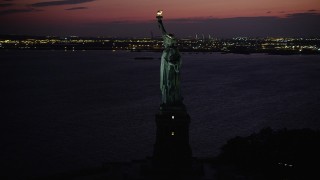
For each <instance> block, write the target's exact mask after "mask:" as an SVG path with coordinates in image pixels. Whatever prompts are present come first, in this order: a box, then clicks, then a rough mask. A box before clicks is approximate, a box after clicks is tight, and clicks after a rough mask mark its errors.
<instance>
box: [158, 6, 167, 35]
mask: <svg viewBox="0 0 320 180" xmlns="http://www.w3.org/2000/svg"><path fill="white" fill-rule="evenodd" d="M162 18H163V16H162V11H161V10H159V11H158V12H157V19H158V26H159V28H160V29H161V32H162V35H166V34H167V31H166V29H165V28H164V26H163V23H162Z"/></svg>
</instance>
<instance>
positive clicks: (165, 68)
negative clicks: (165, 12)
mask: <svg viewBox="0 0 320 180" xmlns="http://www.w3.org/2000/svg"><path fill="white" fill-rule="evenodd" d="M157 19H158V25H159V28H160V29H161V31H162V38H163V45H164V47H165V49H164V50H163V52H162V56H161V66H160V90H161V93H162V105H164V106H179V105H182V99H183V98H182V96H181V87H180V67H181V55H180V53H179V50H178V47H177V40H176V39H175V37H174V36H173V35H172V34H168V33H167V31H166V30H165V28H164V26H163V24H162V11H158V12H157Z"/></svg>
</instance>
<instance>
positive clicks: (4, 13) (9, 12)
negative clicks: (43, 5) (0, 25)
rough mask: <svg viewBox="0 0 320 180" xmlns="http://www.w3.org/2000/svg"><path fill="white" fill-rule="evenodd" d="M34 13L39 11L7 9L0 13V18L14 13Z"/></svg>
mask: <svg viewBox="0 0 320 180" xmlns="http://www.w3.org/2000/svg"><path fill="white" fill-rule="evenodd" d="M35 11H41V10H36V9H32V8H31V9H8V10H4V11H0V16H4V15H8V14H16V13H25V12H35Z"/></svg>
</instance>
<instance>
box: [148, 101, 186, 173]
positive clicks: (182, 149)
mask: <svg viewBox="0 0 320 180" xmlns="http://www.w3.org/2000/svg"><path fill="white" fill-rule="evenodd" d="M189 123H190V116H189V115H188V113H187V110H186V107H185V106H184V105H183V104H181V105H161V106H160V111H159V112H158V113H157V114H156V125H157V133H156V143H155V145H154V153H153V163H154V166H156V167H159V168H161V169H172V168H174V169H177V167H179V168H183V169H185V168H188V167H191V160H192V152H191V148H190V145H189Z"/></svg>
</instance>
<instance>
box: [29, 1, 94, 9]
mask: <svg viewBox="0 0 320 180" xmlns="http://www.w3.org/2000/svg"><path fill="white" fill-rule="evenodd" d="M93 1H95V0H59V1H46V2H39V3H34V4H30V5H31V6H32V7H46V6H61V5H71V4H82V3H87V2H93Z"/></svg>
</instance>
